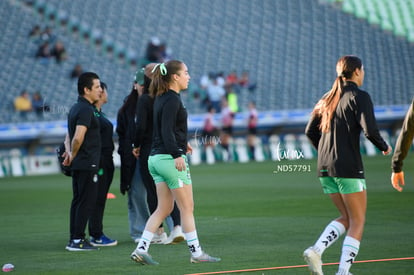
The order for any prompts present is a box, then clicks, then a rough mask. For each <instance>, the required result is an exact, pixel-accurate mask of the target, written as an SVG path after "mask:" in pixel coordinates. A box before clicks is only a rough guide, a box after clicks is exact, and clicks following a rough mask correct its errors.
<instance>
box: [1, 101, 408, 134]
mask: <svg viewBox="0 0 414 275" xmlns="http://www.w3.org/2000/svg"><path fill="white" fill-rule="evenodd" d="M408 107H409V105H393V106H378V107H376V108H375V116H376V118H377V120H378V121H392V120H400V119H403V118H404V116H405V113H406V111H407V110H408ZM310 113H311V110H281V111H263V112H259V121H258V128H259V129H260V128H269V127H278V126H286V125H301V124H306V123H307V121H308V120H309V114H310ZM204 117H205V114H196V115H190V116H189V123H188V128H189V132H194V131H197V130H199V131H200V130H201V129H202V128H203V123H204ZM247 118H248V113H247V112H243V113H237V114H236V116H235V120H234V128H235V129H246V125H247ZM215 119H216V121H217V122H218V123H219V121H220V114H216V115H215ZM111 121H112V123H113V124H114V126H115V127H116V120H115V119H111ZM115 127H114V128H115ZM66 132H67V122H66V121H65V120H59V121H47V122H46V121H39V122H30V123H29V122H21V123H17V124H16V123H13V124H12V123H6V124H0V142H9V141H19V140H32V139H41V138H61V137H64V136H65V134H66Z"/></svg>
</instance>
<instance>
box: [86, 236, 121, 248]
mask: <svg viewBox="0 0 414 275" xmlns="http://www.w3.org/2000/svg"><path fill="white" fill-rule="evenodd" d="M117 244H118V241H117V240H111V239H110V238H108V237H107V236H105V235H103V234H102V236H101V237H100V238H99V239H95V238H94V237H91V245H93V246H115V245H117Z"/></svg>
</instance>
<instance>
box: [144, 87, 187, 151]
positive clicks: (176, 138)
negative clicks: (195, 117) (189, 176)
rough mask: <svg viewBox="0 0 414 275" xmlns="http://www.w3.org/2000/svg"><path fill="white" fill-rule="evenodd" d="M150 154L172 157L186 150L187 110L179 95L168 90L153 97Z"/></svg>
mask: <svg viewBox="0 0 414 275" xmlns="http://www.w3.org/2000/svg"><path fill="white" fill-rule="evenodd" d="M153 123H154V124H153V125H154V129H153V131H154V132H153V143H152V150H151V155H157V154H170V155H171V156H172V157H173V158H178V157H180V156H181V155H185V153H186V151H187V110H186V108H185V107H184V105H183V103H182V102H181V98H180V95H179V94H178V93H176V92H174V91H173V90H169V91H167V92H165V93H164V94H162V95H159V96H157V97H156V98H155V102H154V122H153Z"/></svg>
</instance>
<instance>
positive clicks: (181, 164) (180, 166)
mask: <svg viewBox="0 0 414 275" xmlns="http://www.w3.org/2000/svg"><path fill="white" fill-rule="evenodd" d="M174 163H175V168H176V169H177V170H178V171H180V172H181V171H185V168H186V165H185V160H184V158H183V157H178V158H176V159H174Z"/></svg>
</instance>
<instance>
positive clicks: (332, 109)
mask: <svg viewBox="0 0 414 275" xmlns="http://www.w3.org/2000/svg"><path fill="white" fill-rule="evenodd" d="M336 72H337V75H338V76H337V78H336V79H335V82H334V83H333V85H332V88H331V90H330V91H329V92H328V93H326V94H325V95H324V96H323V97H322V98H321V99H320V100H319V102H318V103H317V104H316V106H315V108H314V109H313V112H312V115H311V118H310V120H309V122H308V125H307V126H306V130H305V133H306V135H307V136H308V138H309V139H310V141H311V142H312V144H313V146H315V148H316V149H317V150H318V176H319V179H320V182H321V185H322V189H323V192H324V193H325V194H328V195H329V196H330V198H331V200H332V202H333V203H334V205H335V206H336V208H337V209H338V211H339V213H340V216H339V217H338V218H336V219H335V220H333V221H331V222H330V223H329V224H328V225H327V226H326V228H325V230H324V231H323V232H322V234H321V235H320V237H319V239H318V240H317V241H316V242H315V244H314V245H313V246H311V247H309V248H308V249H306V250H305V252H304V253H303V256H304V259H305V261H306V262H307V263H308V265H309V269H310V270H311V271H312V272H313V273H312V274H317V275H321V274H323V272H322V260H321V257H322V254H323V252H324V251H325V249H327V248H328V247H329V246H331V245H332V244H333V243H334V242H335V241H336V240H338V238H339V237H340V236H341V235H343V234H344V233H345V232H347V234H346V237H345V239H344V242H343V245H342V254H341V259H340V264H339V269H338V272H337V273H336V274H338V275H348V274H351V273H349V269H350V268H351V265H352V262H353V261H354V260H355V258H356V256H357V254H358V250H359V245H360V241H361V238H362V234H363V231H364V224H365V215H366V207H367V194H366V183H365V176H364V168H363V164H362V158H361V154H360V144H359V143H360V134H361V131H363V133H364V135H365V137H366V138H368V139H369V140H370V141H371V142H372V143H373V144H374V145H375V146H376V147H377V148H378V149H379V150H380V151H382V153H383V154H384V155H388V154H390V153H391V147H390V146H389V145H388V144H387V143H386V142H385V141H384V139H383V138H382V137H381V135H380V134H379V131H378V127H377V123H376V119H375V115H374V108H373V104H372V101H371V97H370V96H369V94H368V93H366V92H364V91H362V90H360V89H359V88H358V87H360V86H361V85H362V84H363V81H364V75H365V72H364V67H363V65H362V62H361V60H360V59H359V58H358V57H356V56H343V57H341V58H340V59H339V60H338V62H337V65H336Z"/></svg>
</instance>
